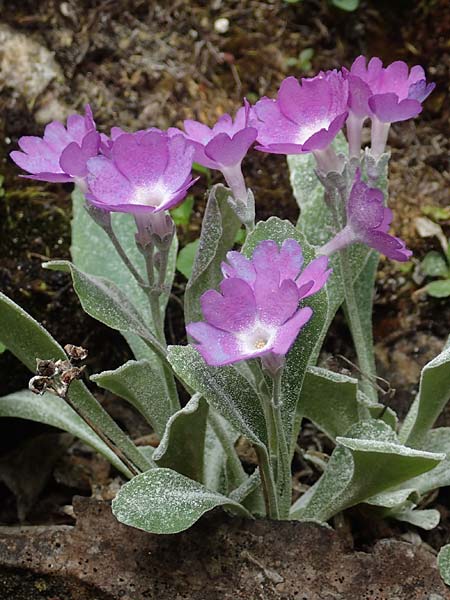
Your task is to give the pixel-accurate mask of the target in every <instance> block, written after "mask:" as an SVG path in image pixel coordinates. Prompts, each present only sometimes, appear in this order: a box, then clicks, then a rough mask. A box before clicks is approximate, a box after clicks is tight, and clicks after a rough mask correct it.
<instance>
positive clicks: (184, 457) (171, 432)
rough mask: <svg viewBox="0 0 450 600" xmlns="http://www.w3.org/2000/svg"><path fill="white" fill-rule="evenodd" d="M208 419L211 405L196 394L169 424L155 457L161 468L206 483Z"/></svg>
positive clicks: (173, 416) (172, 417)
mask: <svg viewBox="0 0 450 600" xmlns="http://www.w3.org/2000/svg"><path fill="white" fill-rule="evenodd" d="M207 419H208V404H207V402H206V400H205V399H204V398H202V397H201V396H200V394H195V395H194V396H192V398H191V399H190V400H189V402H188V403H187V404H186V406H185V407H184V408H182V409H180V410H179V411H178V412H176V413H175V414H174V415H172V416H171V417H170V419H169V420H168V422H167V427H166V430H165V433H164V436H163V438H162V440H161V442H160V444H159V446H158V448H157V449H156V450H155V452H154V454H153V460H154V461H155V462H156V463H157V465H158V466H159V467H167V468H170V469H173V470H174V471H177V472H178V473H181V474H182V475H185V476H186V477H189V478H190V479H194V480H195V481H199V482H201V483H202V482H203V481H204V468H203V466H204V464H203V463H204V457H205V436H206V425H207Z"/></svg>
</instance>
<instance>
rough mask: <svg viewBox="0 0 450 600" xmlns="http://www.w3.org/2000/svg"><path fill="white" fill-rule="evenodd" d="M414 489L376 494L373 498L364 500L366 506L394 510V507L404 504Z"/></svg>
mask: <svg viewBox="0 0 450 600" xmlns="http://www.w3.org/2000/svg"><path fill="white" fill-rule="evenodd" d="M414 492H415V490H414V488H405V489H401V490H394V491H387V492H381V494H376V495H375V496H371V497H370V498H368V499H367V500H366V504H371V505H373V506H383V507H386V508H394V507H396V506H401V505H402V504H404V503H405V502H406V501H407V500H408V498H409V497H410V496H411V494H414Z"/></svg>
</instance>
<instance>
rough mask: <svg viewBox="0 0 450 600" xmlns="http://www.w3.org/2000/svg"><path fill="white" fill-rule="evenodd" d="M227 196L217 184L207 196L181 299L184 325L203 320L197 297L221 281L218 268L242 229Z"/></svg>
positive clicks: (225, 189) (227, 192)
mask: <svg viewBox="0 0 450 600" xmlns="http://www.w3.org/2000/svg"><path fill="white" fill-rule="evenodd" d="M229 193H230V192H229V191H228V189H227V188H226V187H224V186H223V185H220V184H219V185H215V186H214V187H213V188H212V189H211V192H210V194H209V198H208V203H207V205H206V210H205V215H204V217H203V222H202V231H201V235H200V242H199V246H198V250H197V254H196V257H195V261H194V267H193V269H192V275H191V278H190V279H189V281H188V284H187V286H186V292H185V296H184V314H185V321H186V323H193V322H195V321H201V320H202V313H201V308H200V301H199V300H200V296H201V295H202V294H203V292H205V291H206V290H210V289H216V288H217V287H218V285H219V282H220V281H221V280H222V272H221V270H220V264H221V262H222V261H223V260H224V259H225V255H226V253H227V252H228V251H229V250H230V249H231V248H232V246H233V243H234V240H235V238H236V234H237V232H238V230H239V229H240V228H241V223H240V221H239V220H238V218H237V217H236V215H235V214H234V211H233V210H232V209H231V208H230V206H229V204H228V202H227V197H228V195H229Z"/></svg>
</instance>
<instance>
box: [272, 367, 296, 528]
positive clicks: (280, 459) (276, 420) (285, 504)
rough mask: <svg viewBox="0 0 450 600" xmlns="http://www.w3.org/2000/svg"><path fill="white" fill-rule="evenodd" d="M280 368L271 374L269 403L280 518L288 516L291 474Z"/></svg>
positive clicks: (290, 496) (290, 497)
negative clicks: (271, 387)
mask: <svg viewBox="0 0 450 600" xmlns="http://www.w3.org/2000/svg"><path fill="white" fill-rule="evenodd" d="M282 375H283V373H282V369H280V370H279V371H277V373H276V374H274V375H273V392H272V401H271V403H270V408H271V413H272V421H273V427H274V438H275V443H276V457H277V458H276V460H277V470H276V484H277V493H278V503H279V513H280V519H287V518H288V517H289V509H290V507H291V499H292V491H291V490H292V475H291V463H290V458H289V448H288V444H287V441H286V435H285V431H284V427H283V420H282V415H281V406H282V402H281V379H282Z"/></svg>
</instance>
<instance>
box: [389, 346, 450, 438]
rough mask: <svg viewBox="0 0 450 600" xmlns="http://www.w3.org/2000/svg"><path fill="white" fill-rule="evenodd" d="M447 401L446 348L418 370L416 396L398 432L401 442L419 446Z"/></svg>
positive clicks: (449, 362) (449, 368)
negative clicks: (418, 383) (419, 374)
mask: <svg viewBox="0 0 450 600" xmlns="http://www.w3.org/2000/svg"><path fill="white" fill-rule="evenodd" d="M449 399H450V347H448V346H447V347H445V348H444V349H443V351H442V352H441V353H440V354H439V355H438V356H436V358H434V359H433V360H432V361H430V362H429V363H428V364H427V365H425V367H424V368H423V370H422V374H421V377H420V387H419V394H418V396H417V398H416V400H415V401H414V403H413V405H412V406H411V409H410V412H409V413H408V415H407V416H406V419H405V423H404V425H403V428H402V430H401V433H400V435H401V438H402V439H403V440H405V443H408V444H410V445H414V446H420V445H421V443H422V441H423V439H424V438H425V436H426V434H427V431H428V430H429V429H430V428H431V427H432V426H433V424H434V422H435V421H436V419H437V418H438V416H439V414H440V413H441V411H442V409H443V408H444V406H445V405H446V404H447V402H448V400H449Z"/></svg>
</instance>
